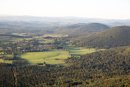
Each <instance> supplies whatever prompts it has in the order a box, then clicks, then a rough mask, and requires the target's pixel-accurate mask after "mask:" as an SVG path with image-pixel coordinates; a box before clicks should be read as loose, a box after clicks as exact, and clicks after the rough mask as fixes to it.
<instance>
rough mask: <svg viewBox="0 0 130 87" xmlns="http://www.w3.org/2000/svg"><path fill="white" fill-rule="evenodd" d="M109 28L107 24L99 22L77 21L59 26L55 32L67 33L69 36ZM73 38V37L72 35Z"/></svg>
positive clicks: (84, 34)
mask: <svg viewBox="0 0 130 87" xmlns="http://www.w3.org/2000/svg"><path fill="white" fill-rule="evenodd" d="M106 29H109V26H107V25H105V24H101V23H88V24H87V23H78V24H73V25H69V26H64V27H60V28H59V29H57V31H56V32H59V33H67V34H69V35H70V36H73V37H74V36H79V37H82V36H86V35H89V34H90V33H93V32H99V31H102V30H106ZM74 38H75V37H74Z"/></svg>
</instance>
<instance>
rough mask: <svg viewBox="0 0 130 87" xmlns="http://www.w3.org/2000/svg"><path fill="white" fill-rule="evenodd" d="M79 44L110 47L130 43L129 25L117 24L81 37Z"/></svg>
mask: <svg viewBox="0 0 130 87" xmlns="http://www.w3.org/2000/svg"><path fill="white" fill-rule="evenodd" d="M80 45H82V46H89V47H99V48H110V47H118V46H128V45H130V26H118V27H113V28H111V29H108V30H105V31H103V32H99V33H95V34H92V35H90V36H89V37H86V38H82V40H81V43H80Z"/></svg>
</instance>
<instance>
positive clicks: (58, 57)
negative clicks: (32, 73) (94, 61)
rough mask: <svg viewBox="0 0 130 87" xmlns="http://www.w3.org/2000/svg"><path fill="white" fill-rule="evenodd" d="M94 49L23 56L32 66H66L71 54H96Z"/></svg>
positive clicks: (29, 53)
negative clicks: (40, 64)
mask: <svg viewBox="0 0 130 87" xmlns="http://www.w3.org/2000/svg"><path fill="white" fill-rule="evenodd" d="M95 51H96V49H94V48H81V47H80V48H78V47H77V48H71V49H69V50H68V51H65V50H53V51H47V52H28V53H25V54H23V55H22V56H21V58H23V59H26V60H27V61H29V62H30V63H32V64H38V63H44V62H46V63H47V64H64V63H65V62H64V60H65V59H67V58H69V57H71V54H75V55H84V54H89V53H92V52H95Z"/></svg>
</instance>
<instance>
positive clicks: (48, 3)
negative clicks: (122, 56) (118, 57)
mask: <svg viewBox="0 0 130 87" xmlns="http://www.w3.org/2000/svg"><path fill="white" fill-rule="evenodd" d="M0 16H42V17H44V16H45V17H68V16H69V17H87V18H103V19H130V0H0Z"/></svg>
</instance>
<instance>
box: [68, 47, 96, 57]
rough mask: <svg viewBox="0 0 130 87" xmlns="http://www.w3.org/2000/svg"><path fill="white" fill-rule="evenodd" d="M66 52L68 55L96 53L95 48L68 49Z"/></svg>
mask: <svg viewBox="0 0 130 87" xmlns="http://www.w3.org/2000/svg"><path fill="white" fill-rule="evenodd" d="M68 51H69V52H70V54H75V55H84V54H89V53H93V52H96V51H97V50H96V49H95V48H84V47H69V48H68Z"/></svg>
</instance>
